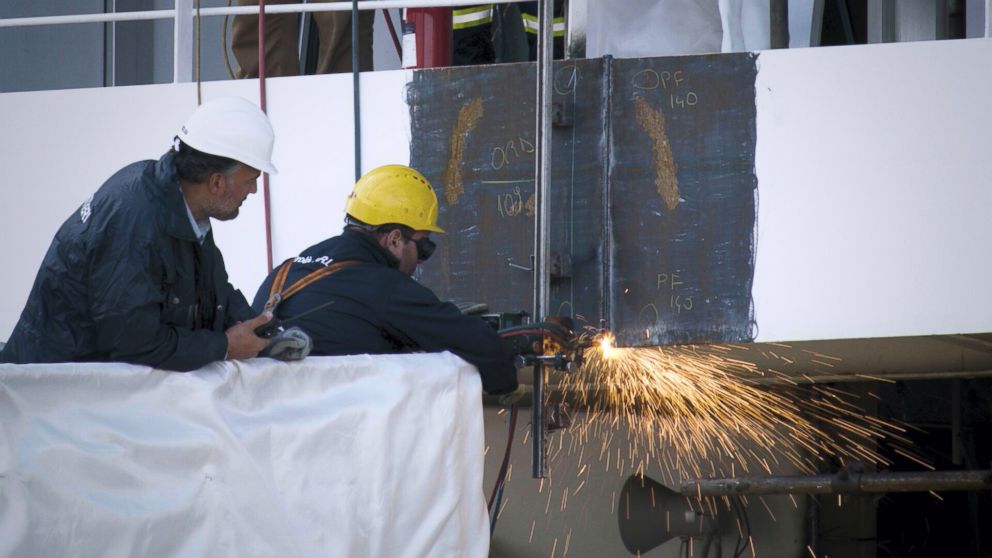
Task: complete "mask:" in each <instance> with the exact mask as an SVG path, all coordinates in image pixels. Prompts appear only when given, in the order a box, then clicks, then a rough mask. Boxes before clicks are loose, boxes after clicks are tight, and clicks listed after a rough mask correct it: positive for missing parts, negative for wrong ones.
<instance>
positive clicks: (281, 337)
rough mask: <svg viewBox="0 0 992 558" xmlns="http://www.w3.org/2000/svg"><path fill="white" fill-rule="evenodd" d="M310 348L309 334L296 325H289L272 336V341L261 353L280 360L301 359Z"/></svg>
mask: <svg viewBox="0 0 992 558" xmlns="http://www.w3.org/2000/svg"><path fill="white" fill-rule="evenodd" d="M312 348H313V341H312V340H311V339H310V336H309V335H307V333H306V332H305V331H303V330H302V329H300V328H298V327H291V328H289V329H287V330H286V331H283V332H280V333H278V334H276V335H275V336H274V337H272V342H271V343H269V346H268V347H267V348H266V349H265V351H264V352H263V353H262V354H263V355H264V356H267V357H271V358H274V359H277V360H282V361H292V360H303V359H304V358H306V356H307V355H309V354H310V350H311V349H312Z"/></svg>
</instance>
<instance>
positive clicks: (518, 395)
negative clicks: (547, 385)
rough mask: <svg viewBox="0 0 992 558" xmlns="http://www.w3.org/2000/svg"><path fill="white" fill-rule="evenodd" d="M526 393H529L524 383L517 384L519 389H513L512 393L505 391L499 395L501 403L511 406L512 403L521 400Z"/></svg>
mask: <svg viewBox="0 0 992 558" xmlns="http://www.w3.org/2000/svg"><path fill="white" fill-rule="evenodd" d="M525 395H527V390H525V389H524V385H523V384H517V389H515V390H513V391H511V392H510V393H504V394H502V395H499V396H498V397H499V404H500V405H502V406H504V407H509V406H510V405H513V404H515V403H517V402H519V401H520V400H521V399H523V398H524V396H525Z"/></svg>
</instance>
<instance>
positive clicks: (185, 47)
mask: <svg viewBox="0 0 992 558" xmlns="http://www.w3.org/2000/svg"><path fill="white" fill-rule="evenodd" d="M194 24H195V22H194V21H193V0H176V16H175V31H176V32H175V36H174V38H173V41H174V43H173V47H174V54H173V58H172V67H173V74H172V81H174V82H175V83H182V82H189V81H193V26H194Z"/></svg>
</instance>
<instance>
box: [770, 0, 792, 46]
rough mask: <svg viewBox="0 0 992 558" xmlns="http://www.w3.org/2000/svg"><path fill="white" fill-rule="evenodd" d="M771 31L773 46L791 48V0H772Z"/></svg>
mask: <svg viewBox="0 0 992 558" xmlns="http://www.w3.org/2000/svg"><path fill="white" fill-rule="evenodd" d="M768 8H769V31H770V35H771V37H770V38H771V47H772V48H789V0H771V1H770V2H769V3H768Z"/></svg>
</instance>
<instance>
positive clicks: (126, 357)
mask: <svg viewBox="0 0 992 558" xmlns="http://www.w3.org/2000/svg"><path fill="white" fill-rule="evenodd" d="M253 315H254V314H253V313H252V312H251V308H250V307H249V306H248V301H247V300H245V297H244V295H242V294H241V293H240V292H239V291H236V290H235V289H234V288H233V287H232V286H231V285H230V283H228V279H227V272H226V270H225V269H224V260H223V258H222V257H221V255H220V251H218V250H217V247H216V246H215V245H214V240H213V233H208V234H207V237H206V239H205V240H204V242H203V244H200V243H199V242H197V240H196V235H195V234H194V232H193V227H192V225H191V223H190V221H189V214H188V213H187V210H186V204H185V203H184V201H183V197H182V193H181V192H180V191H179V183H178V182H177V179H176V176H175V167H174V165H173V159H172V153H171V152H170V153H168V154H166V155H164V156H163V157H162V158H161V159H160V160H158V161H140V162H137V163H133V164H131V165H128V166H126V167H124V168H123V169H121V170H120V171H118V172H117V173H116V174H114V175H113V176H112V177H110V178H109V179H108V180H107V182H105V183H104V184H103V186H101V187H100V189H99V190H97V192H96V193H95V194H94V195H93V196H92V197H91V198H90V199H89V200H87V201H86V202H85V203H84V204H83V205H82V206H81V207H80V209H79V210H78V211H76V212H75V213H73V214H72V215H71V216H70V217H69V219H67V220H66V222H65V223H63V225H62V227H61V228H60V229H59V231H58V233H56V235H55V239H54V240H53V241H52V244H51V246H50V247H49V249H48V253H47V254H46V255H45V259H44V261H43V262H42V264H41V269H40V270H39V271H38V276H37V277H36V278H35V282H34V286H33V287H32V289H31V294H30V296H29V297H28V301H27V304H26V305H25V307H24V311H23V312H22V313H21V318H20V320H19V321H18V322H17V325H16V326H15V328H14V332H13V333H12V334H11V337H10V341H9V342H8V343H7V346H6V347H5V348H4V350H3V352H2V353H0V362H15V363H29V362H89V361H117V362H130V363H134V364H147V365H151V366H157V367H159V368H165V369H169V370H192V369H195V368H199V367H201V366H203V365H205V364H207V363H209V362H212V361H216V360H222V359H224V357H225V355H226V354H227V337H226V336H225V335H224V331H225V330H226V329H227V328H228V327H230V326H231V325H234V323H236V322H237V321H241V320H246V319H249V318H251V317H252V316H253Z"/></svg>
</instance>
